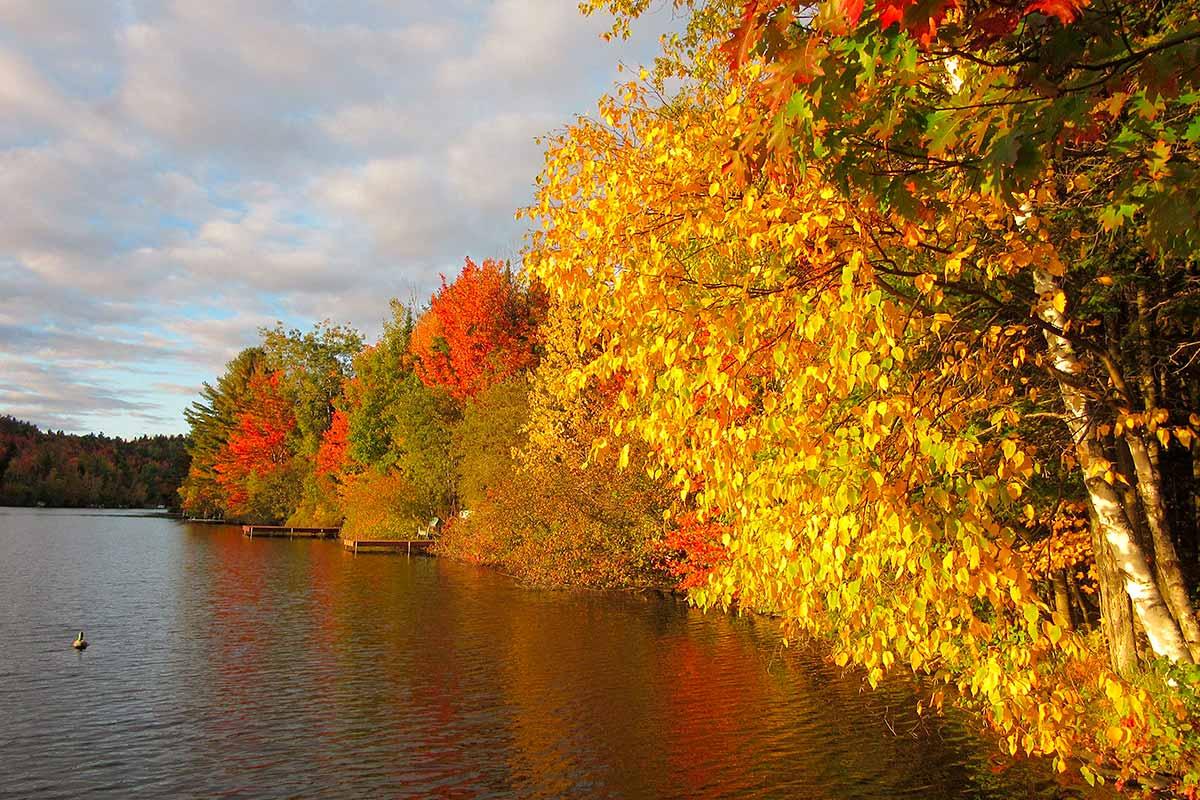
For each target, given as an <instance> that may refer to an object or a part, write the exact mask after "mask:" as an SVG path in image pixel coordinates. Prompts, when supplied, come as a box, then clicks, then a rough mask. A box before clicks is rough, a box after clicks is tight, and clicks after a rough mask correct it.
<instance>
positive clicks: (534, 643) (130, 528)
mask: <svg viewBox="0 0 1200 800" xmlns="http://www.w3.org/2000/svg"><path fill="white" fill-rule="evenodd" d="M80 628H82V629H83V630H84V631H85V632H86V635H87V638H88V640H89V641H90V642H91V647H90V648H89V649H88V650H87V651H86V652H83V653H77V652H75V651H74V650H72V649H71V647H70V642H71V639H72V638H73V637H74V634H75V632H76V631H77V630H79V629H80ZM913 706H914V700H913V697H912V695H911V694H910V693H909V691H908V690H906V689H905V688H904V687H903V686H900V685H895V686H891V687H885V688H884V689H881V690H880V691H877V692H873V693H872V692H863V691H861V686H860V682H859V680H858V679H857V678H855V677H853V676H850V677H842V676H840V674H839V672H838V671H837V670H834V669H830V668H829V667H827V666H825V665H823V664H822V662H821V660H820V659H819V658H816V657H815V656H813V655H811V654H806V653H804V652H796V651H795V650H789V651H787V652H781V651H780V649H779V647H778V635H777V633H776V632H775V629H774V626H773V625H772V624H771V623H769V622H766V621H757V622H755V621H751V620H745V619H736V618H731V617H728V616H725V615H721V614H707V615H706V614H702V613H700V612H698V611H695V610H690V609H688V608H687V607H685V606H684V605H682V604H679V603H676V602H672V601H668V600H662V599H658V598H650V597H634V596H625V595H614V594H588V593H561V592H539V591H531V590H528V589H524V588H521V587H520V586H518V585H515V584H514V583H513V582H511V581H510V580H508V579H507V578H504V577H503V576H500V575H497V574H495V573H491V572H488V571H486V570H481V569H476V568H472V567H469V566H464V565H459V564H454V563H450V562H446V561H440V560H435V559H424V558H413V559H411V560H410V559H407V558H404V557H398V556H367V555H360V556H357V557H356V556H354V555H352V554H350V553H346V552H345V551H343V550H342V549H341V548H340V547H339V546H338V545H337V544H336V543H334V542H325V541H287V540H272V539H261V538H257V539H253V540H250V539H245V538H243V537H242V536H241V535H240V533H239V532H238V531H237V529H235V528H230V527H218V526H208V525H186V524H182V523H179V522H176V521H173V520H170V519H165V518H162V517H156V516H153V515H146V514H139V513H137V512H126V513H122V512H71V511H46V510H41V511H37V510H27V509H0V796H4V797H84V796H86V797H101V796H107V797H131V796H141V797H193V796H201V797H212V796H241V797H265V796H270V797H286V796H298V797H300V796H303V797H347V798H358V797H446V798H452V797H453V798H457V797H464V798H466V797H546V798H553V797H629V798H653V797H680V798H692V797H697V798H699V797H728V798H749V797H781V798H831V799H832V798H899V797H910V798H1009V797H1070V796H1076V794H1075V792H1076V791H1077V790H1075V789H1064V788H1062V787H1061V786H1058V785H1056V784H1054V783H1053V782H1051V781H1049V780H1048V778H1047V776H1046V773H1045V772H1044V771H1043V769H1044V767H1041V766H1038V765H1031V764H1028V763H1021V764H1016V765H1011V764H1008V763H1007V762H1005V761H1003V760H1002V759H999V758H995V757H993V756H992V750H991V748H990V746H989V745H988V744H987V743H986V742H983V741H980V740H978V739H976V738H974V737H973V736H971V735H968V734H967V733H966V732H964V730H963V728H962V726H960V725H958V724H956V723H955V722H953V721H945V720H943V721H940V722H937V723H931V722H922V721H919V720H918V719H917V718H916V716H915V714H914V713H913Z"/></svg>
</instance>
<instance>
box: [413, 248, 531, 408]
mask: <svg viewBox="0 0 1200 800" xmlns="http://www.w3.org/2000/svg"><path fill="white" fill-rule="evenodd" d="M544 309H545V300H544V298H543V296H542V293H541V292H540V291H539V290H538V289H537V288H536V287H535V288H532V289H526V288H524V287H522V286H520V285H519V284H518V282H517V281H516V279H515V278H514V277H513V275H512V273H511V271H509V269H508V267H507V265H505V264H504V263H503V262H501V261H497V260H495V259H486V260H485V261H484V262H483V263H482V264H476V263H475V262H474V261H472V260H471V259H469V258H468V259H467V261H466V264H465V265H464V266H463V270H462V273H461V274H459V276H458V278H457V279H455V281H454V282H453V283H449V284H448V283H447V282H446V278H445V276H443V277H442V288H441V289H439V290H438V292H437V293H436V294H435V295H434V296H433V298H432V300H431V301H430V304H429V310H428V311H427V312H426V313H425V314H424V315H423V316H422V317H421V319H420V320H419V321H418V322H417V325H416V328H415V329H414V330H413V334H412V340H411V343H410V345H409V349H410V351H411V352H412V354H413V355H414V356H415V357H416V364H415V369H416V373H417V376H418V377H419V378H420V379H421V380H422V381H423V382H424V383H425V385H426V386H440V387H442V388H444V389H445V390H446V391H447V392H449V393H450V395H451V396H452V397H454V398H456V399H458V400H467V399H469V398H472V397H474V396H475V395H477V394H478V393H479V392H481V391H482V390H484V389H485V388H487V387H488V386H491V385H492V384H494V383H498V382H500V381H502V380H504V379H505V378H507V377H509V376H510V375H513V374H514V373H516V372H519V371H521V370H524V369H528V368H530V367H532V366H533V365H534V364H535V363H536V361H537V344H538V343H537V329H538V324H539V323H540V321H541V318H542V317H543V316H544Z"/></svg>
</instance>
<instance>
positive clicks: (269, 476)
mask: <svg viewBox="0 0 1200 800" xmlns="http://www.w3.org/2000/svg"><path fill="white" fill-rule="evenodd" d="M283 383H284V377H283V375H282V374H281V373H279V372H266V371H261V370H260V371H256V372H254V373H253V374H252V375H251V376H250V380H249V382H248V383H247V385H246V394H245V397H244V398H243V402H244V405H243V407H242V409H241V410H240V411H238V412H237V414H236V417H235V419H236V424H235V427H234V429H233V430H232V431H231V432H230V434H229V438H228V439H227V440H226V442H225V444H224V445H223V447H222V448H221V451H220V453H219V455H218V456H217V459H216V462H215V464H214V467H213V468H214V471H215V472H216V476H217V482H218V483H219V484H220V486H221V488H222V490H223V492H224V495H225V499H226V508H227V511H228V512H229V514H230V515H231V516H235V517H241V518H245V519H251V520H254V521H271V522H279V521H282V520H284V519H286V518H287V517H288V516H289V515H290V514H291V513H292V511H293V510H294V509H295V507H296V503H297V501H298V499H299V491H298V490H299V486H298V485H297V480H298V478H299V475H298V474H297V465H296V464H295V463H294V457H295V449H294V447H295V433H296V429H297V425H296V417H295V414H294V412H293V409H292V402H291V399H290V398H289V397H287V396H286V395H285V394H284V391H283Z"/></svg>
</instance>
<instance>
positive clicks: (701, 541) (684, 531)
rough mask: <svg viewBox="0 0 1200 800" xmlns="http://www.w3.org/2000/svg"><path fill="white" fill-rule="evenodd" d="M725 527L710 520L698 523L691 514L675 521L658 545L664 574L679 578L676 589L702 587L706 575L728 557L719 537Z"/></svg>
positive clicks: (695, 516)
mask: <svg viewBox="0 0 1200 800" xmlns="http://www.w3.org/2000/svg"><path fill="white" fill-rule="evenodd" d="M728 530H729V527H728V526H727V525H723V524H721V523H720V522H715V521H712V520H709V521H701V520H700V518H699V517H698V516H697V515H696V514H695V512H689V513H687V514H684V515H683V516H681V517H680V518H679V522H678V525H677V527H675V528H673V529H672V530H670V531H668V532H667V535H666V537H665V539H664V540H663V543H662V549H663V551H664V553H665V554H666V555H665V558H664V561H665V562H666V567H667V571H668V572H670V573H671V574H672V575H674V576H675V577H676V578H679V588H680V589H693V588H696V587H700V586H704V585H705V584H706V583H707V582H708V576H709V575H711V574H712V571H713V570H714V569H715V568H716V566H717V565H718V564H720V563H721V562H722V561H725V560H726V559H727V558H728V556H729V554H728V552H727V551H726V550H725V548H724V547H723V546H722V544H721V536H722V535H723V534H725V533H727V532H728Z"/></svg>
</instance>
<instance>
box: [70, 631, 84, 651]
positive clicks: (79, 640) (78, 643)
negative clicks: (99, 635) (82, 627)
mask: <svg viewBox="0 0 1200 800" xmlns="http://www.w3.org/2000/svg"><path fill="white" fill-rule="evenodd" d="M71 647H74V648H75V649H76V650H86V649H87V639H84V638H83V631H80V632H79V635H78V636H76V637H75V641H73V642H71Z"/></svg>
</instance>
